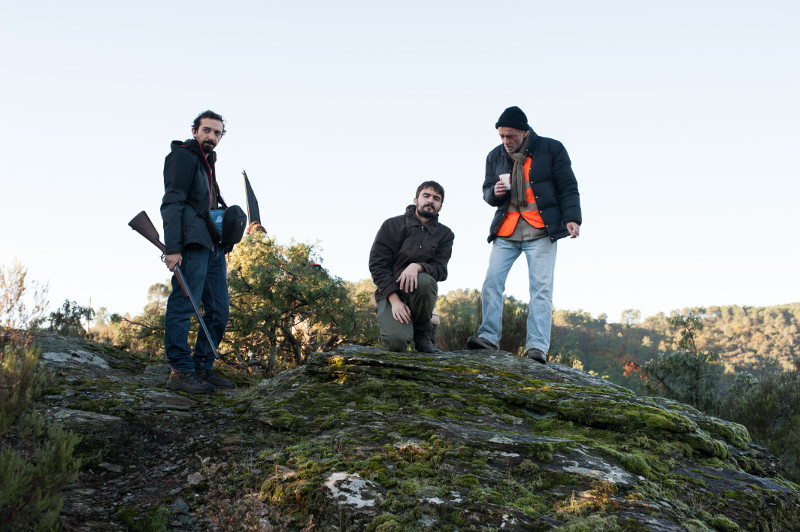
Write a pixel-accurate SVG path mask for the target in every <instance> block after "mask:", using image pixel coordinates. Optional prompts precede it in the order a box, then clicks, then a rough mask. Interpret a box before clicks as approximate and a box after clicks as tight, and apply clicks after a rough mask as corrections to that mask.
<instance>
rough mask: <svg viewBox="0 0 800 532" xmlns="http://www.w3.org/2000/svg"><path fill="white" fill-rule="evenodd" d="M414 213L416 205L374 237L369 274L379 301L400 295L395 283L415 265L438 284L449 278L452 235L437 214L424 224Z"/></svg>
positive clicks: (388, 222)
mask: <svg viewBox="0 0 800 532" xmlns="http://www.w3.org/2000/svg"><path fill="white" fill-rule="evenodd" d="M415 212H416V206H414V205H409V206H408V207H406V213H405V214H403V215H401V216H395V217H394V218H389V219H388V220H386V221H385V222H383V225H381V228H380V229H379V230H378V234H377V236H375V242H373V244H372V249H371V250H370V252H369V272H370V274H371V275H372V281H373V282H374V283H375V285H376V286H377V287H378V290H376V291H375V301H376V302H379V301H382V300H384V299H386V298H387V297H389V296H390V295H391V294H392V293H393V292H400V287H399V286H397V283H396V282H395V280H396V279H397V278H398V277H399V276H400V274H401V273H402V271H403V270H404V269H406V267H408V265H409V264H411V263H412V262H416V263H417V264H419V265H421V266H422V268H423V270H424V271H425V273H427V274H429V275H430V276H431V277H433V278H434V279H435V280H436V281H437V282H441V281H444V280H445V279H447V262H448V261H449V260H450V255H451V254H452V252H453V239H454V238H455V237H454V235H453V232H452V231H451V230H450V228H449V227H447V226H446V225H443V224H440V223H439V216H438V215H437V216H435V217H433V218H431V219H430V220H429V221H428V223H427V224H423V223H422V222H421V221H420V220H419V218H417V216H416V215H415V214H414V213H415Z"/></svg>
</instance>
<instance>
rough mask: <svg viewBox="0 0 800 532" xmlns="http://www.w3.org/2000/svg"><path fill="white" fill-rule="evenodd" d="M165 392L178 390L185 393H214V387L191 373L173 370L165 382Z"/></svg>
mask: <svg viewBox="0 0 800 532" xmlns="http://www.w3.org/2000/svg"><path fill="white" fill-rule="evenodd" d="M167 390H178V391H181V392H186V393H214V392H215V391H216V390H217V389H216V387H215V386H214V385H213V384H211V383H209V382H206V381H201V380H199V379H198V378H197V375H195V374H194V372H193V371H178V370H177V369H173V370H172V373H170V374H169V380H168V381H167Z"/></svg>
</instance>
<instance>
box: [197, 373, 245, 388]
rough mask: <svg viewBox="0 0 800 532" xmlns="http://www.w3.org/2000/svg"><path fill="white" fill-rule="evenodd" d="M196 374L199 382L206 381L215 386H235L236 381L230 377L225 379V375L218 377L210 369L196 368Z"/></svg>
mask: <svg viewBox="0 0 800 532" xmlns="http://www.w3.org/2000/svg"><path fill="white" fill-rule="evenodd" d="M195 373H196V374H197V378H198V380H200V381H201V382H207V383H209V384H211V385H213V386H216V387H217V388H236V383H235V382H233V381H232V380H230V379H226V378H225V377H220V376H219V375H217V374H216V373H214V371H213V370H210V369H198V370H195Z"/></svg>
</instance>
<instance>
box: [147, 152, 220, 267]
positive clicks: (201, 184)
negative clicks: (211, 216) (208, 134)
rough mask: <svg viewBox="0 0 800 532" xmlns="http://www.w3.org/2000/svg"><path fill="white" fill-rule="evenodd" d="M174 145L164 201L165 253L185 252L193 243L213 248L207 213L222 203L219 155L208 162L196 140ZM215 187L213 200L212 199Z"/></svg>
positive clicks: (166, 166)
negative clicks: (218, 182) (215, 165)
mask: <svg viewBox="0 0 800 532" xmlns="http://www.w3.org/2000/svg"><path fill="white" fill-rule="evenodd" d="M170 148H171V151H170V153H169V155H167V157H166V159H164V198H163V199H162V200H161V218H162V219H163V220H164V244H165V246H166V252H165V253H166V254H167V255H169V254H171V253H181V251H182V250H183V248H185V247H186V246H188V245H190V244H198V245H201V246H203V247H205V248H208V249H212V248H213V245H214V244H213V240H212V238H211V234H210V233H209V231H208V225H207V218H208V216H207V212H208V210H209V209H210V208H214V209H216V208H217V206H218V202H217V198H218V197H219V188H218V187H217V183H216V172H215V170H214V163H215V162H216V160H217V154H216V153H215V152H213V151H212V152H211V154H210V156H209V157H208V159H207V161H208V164H206V162H205V161H204V160H203V152H202V150H201V149H200V145H199V144H198V143H197V141H196V140H194V139H192V140H187V141H185V142H181V141H179V140H174V141H172V144H171V145H170ZM209 170H210V171H211V176H210V178H209ZM212 187H213V188H212ZM212 190H213V191H214V192H213V200H211V199H210V196H211V194H212V192H211V191H212Z"/></svg>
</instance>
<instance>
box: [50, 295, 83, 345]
mask: <svg viewBox="0 0 800 532" xmlns="http://www.w3.org/2000/svg"><path fill="white" fill-rule="evenodd" d="M92 318H94V310H92V309H91V308H90V307H82V306H80V305H78V304H77V303H76V302H75V301H70V300H69V299H65V300H64V304H63V305H61V308H60V309H58V310H56V311H55V312H51V313H50V317H49V318H48V319H49V321H50V330H51V331H55V332H57V333H58V334H63V335H65V336H77V337H78V338H84V337H86V329H84V327H83V323H82V321H83V320H84V319H85V320H86V323H87V325H88V323H89V322H90V321H91V320H92Z"/></svg>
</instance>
